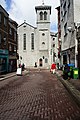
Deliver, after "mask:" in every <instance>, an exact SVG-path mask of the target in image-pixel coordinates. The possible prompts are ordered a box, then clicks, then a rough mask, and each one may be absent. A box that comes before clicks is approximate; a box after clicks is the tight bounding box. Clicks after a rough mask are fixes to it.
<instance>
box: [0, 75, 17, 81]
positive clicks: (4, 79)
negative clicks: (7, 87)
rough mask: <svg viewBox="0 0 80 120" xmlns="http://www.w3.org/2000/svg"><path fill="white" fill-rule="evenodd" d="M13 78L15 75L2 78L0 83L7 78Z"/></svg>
mask: <svg viewBox="0 0 80 120" xmlns="http://www.w3.org/2000/svg"><path fill="white" fill-rule="evenodd" d="M14 76H16V74H13V75H10V76H6V77H4V78H0V81H2V80H5V79H8V78H11V77H14Z"/></svg>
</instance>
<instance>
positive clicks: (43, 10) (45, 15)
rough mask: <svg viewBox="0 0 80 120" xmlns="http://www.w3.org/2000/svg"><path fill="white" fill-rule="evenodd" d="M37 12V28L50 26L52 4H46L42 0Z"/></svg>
mask: <svg viewBox="0 0 80 120" xmlns="http://www.w3.org/2000/svg"><path fill="white" fill-rule="evenodd" d="M35 10H36V14H37V20H36V24H37V28H38V29H41V28H45V27H46V28H48V29H49V28H50V15H51V6H47V5H45V4H44V0H42V5H41V6H36V7H35Z"/></svg>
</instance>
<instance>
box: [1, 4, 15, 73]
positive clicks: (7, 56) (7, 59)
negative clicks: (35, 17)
mask: <svg viewBox="0 0 80 120" xmlns="http://www.w3.org/2000/svg"><path fill="white" fill-rule="evenodd" d="M16 36H17V23H16V22H15V21H13V20H11V19H10V18H9V14H8V13H7V11H6V10H5V9H4V8H3V7H2V6H1V5H0V73H4V72H11V71H15V70H16V67H17V58H16V56H17V37H16ZM10 65H12V67H10Z"/></svg>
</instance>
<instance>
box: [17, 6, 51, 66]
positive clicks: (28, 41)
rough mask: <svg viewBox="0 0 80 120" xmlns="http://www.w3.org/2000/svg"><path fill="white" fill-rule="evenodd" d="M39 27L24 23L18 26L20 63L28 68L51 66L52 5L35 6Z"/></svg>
mask: <svg viewBox="0 0 80 120" xmlns="http://www.w3.org/2000/svg"><path fill="white" fill-rule="evenodd" d="M35 11H36V15H37V20H36V24H37V27H33V26H31V25H30V24H28V23H26V21H24V23H22V24H21V25H20V26H18V30H17V33H18V54H19V60H18V64H19V63H20V64H23V63H24V64H25V67H26V68H34V67H37V68H49V67H50V66H51V59H52V58H51V36H50V15H51V6H46V5H44V4H42V5H41V6H36V7H35Z"/></svg>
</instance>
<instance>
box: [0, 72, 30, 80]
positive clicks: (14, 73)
mask: <svg viewBox="0 0 80 120" xmlns="http://www.w3.org/2000/svg"><path fill="white" fill-rule="evenodd" d="M27 73H28V71H27V70H24V71H22V75H25V74H27ZM14 76H16V72H11V73H6V74H3V75H0V81H2V80H5V79H7V78H10V77H14Z"/></svg>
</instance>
